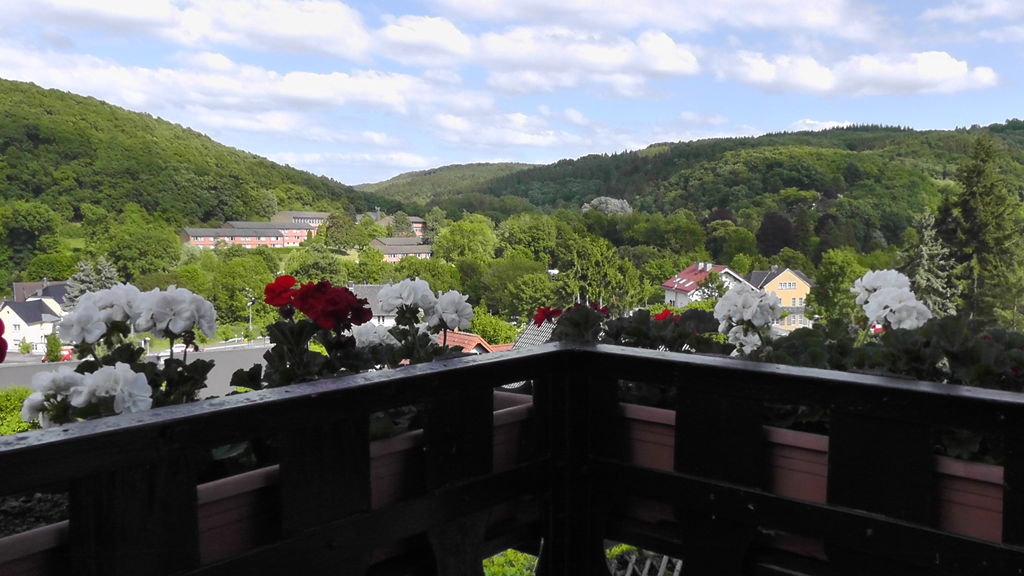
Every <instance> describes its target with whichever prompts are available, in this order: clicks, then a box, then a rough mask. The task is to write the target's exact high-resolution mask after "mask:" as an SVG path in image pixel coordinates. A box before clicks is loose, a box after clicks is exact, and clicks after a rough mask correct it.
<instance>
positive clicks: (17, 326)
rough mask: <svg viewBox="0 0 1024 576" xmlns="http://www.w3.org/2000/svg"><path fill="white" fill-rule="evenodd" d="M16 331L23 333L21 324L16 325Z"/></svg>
mask: <svg viewBox="0 0 1024 576" xmlns="http://www.w3.org/2000/svg"><path fill="white" fill-rule="evenodd" d="M14 331H15V332H21V324H15V325H14Z"/></svg>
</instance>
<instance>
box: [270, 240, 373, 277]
mask: <svg viewBox="0 0 1024 576" xmlns="http://www.w3.org/2000/svg"><path fill="white" fill-rule="evenodd" d="M364 252H365V251H364ZM353 268H355V266H354V264H353V263H352V261H351V260H346V259H344V258H342V257H341V256H338V255H337V254H335V253H334V252H332V251H331V249H330V248H328V247H327V246H326V245H324V244H317V243H309V242H307V243H306V244H305V245H304V246H303V247H302V248H300V249H299V250H297V251H295V252H292V253H291V254H289V255H288V258H287V259H286V260H285V265H284V272H285V274H288V275H290V276H294V277H295V279H296V280H298V281H299V282H300V283H305V282H319V281H321V280H327V281H328V282H330V283H331V285H333V286H344V285H345V283H346V282H348V281H349V279H354V276H352V275H350V273H351V272H354V270H352V269H353Z"/></svg>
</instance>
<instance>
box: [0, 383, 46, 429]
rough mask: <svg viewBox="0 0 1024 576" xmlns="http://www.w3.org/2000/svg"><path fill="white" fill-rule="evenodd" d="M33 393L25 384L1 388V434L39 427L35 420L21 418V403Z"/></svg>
mask: <svg viewBox="0 0 1024 576" xmlns="http://www.w3.org/2000/svg"><path fill="white" fill-rule="evenodd" d="M31 393H32V390H31V389H30V388H27V387H25V386H11V387H10V388H3V389H0V436H5V435H7V434H17V433H18V432H25V431H26V430H35V429H36V428H38V427H39V425H38V424H36V423H35V421H33V422H25V421H24V420H22V419H21V404H22V403H23V402H24V401H25V398H28V395H29V394H31Z"/></svg>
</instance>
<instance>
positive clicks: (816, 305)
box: [807, 249, 866, 322]
mask: <svg viewBox="0 0 1024 576" xmlns="http://www.w3.org/2000/svg"><path fill="white" fill-rule="evenodd" d="M865 272H866V270H864V269H863V268H861V267H860V265H859V264H858V263H857V255H856V254H855V253H854V252H853V251H852V250H849V249H844V250H829V251H828V252H826V253H825V254H824V255H823V256H822V259H821V264H820V265H819V266H818V275H817V281H816V283H815V285H814V287H813V288H811V293H810V294H809V295H808V296H807V306H808V308H810V309H812V310H814V313H815V314H816V315H818V316H820V317H821V318H822V319H830V318H838V319H840V320H842V321H844V322H849V321H850V319H851V318H852V317H853V314H854V310H855V306H856V304H855V300H856V297H855V296H854V295H853V293H851V292H850V287H851V286H853V282H854V280H856V279H857V278H859V277H861V276H863V275H864V273H865Z"/></svg>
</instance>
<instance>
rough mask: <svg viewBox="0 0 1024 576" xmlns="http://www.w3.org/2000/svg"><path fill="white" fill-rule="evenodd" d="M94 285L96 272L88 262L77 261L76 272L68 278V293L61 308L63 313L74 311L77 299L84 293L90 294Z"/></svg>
mask: <svg viewBox="0 0 1024 576" xmlns="http://www.w3.org/2000/svg"><path fill="white" fill-rule="evenodd" d="M95 285H96V271H95V270H93V267H92V264H90V263H89V261H88V260H79V261H78V271H77V272H75V273H74V274H72V275H71V278H68V291H67V292H66V293H65V294H64V303H63V304H61V308H62V309H64V311H65V312H70V311H71V310H74V308H75V304H77V303H78V299H79V298H81V297H82V295H83V294H85V293H86V292H92V291H93V290H94V288H93V287H94V286H95Z"/></svg>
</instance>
